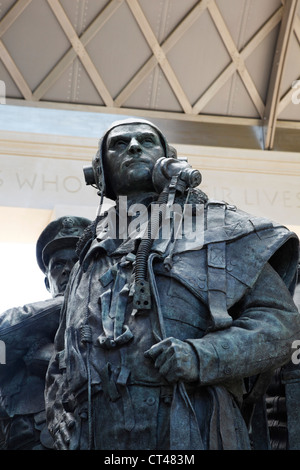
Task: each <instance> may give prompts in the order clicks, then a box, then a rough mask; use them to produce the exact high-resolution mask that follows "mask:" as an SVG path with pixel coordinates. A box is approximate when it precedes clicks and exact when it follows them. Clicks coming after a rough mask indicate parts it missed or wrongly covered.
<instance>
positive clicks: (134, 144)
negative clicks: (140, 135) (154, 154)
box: [128, 137, 141, 154]
mask: <svg viewBox="0 0 300 470" xmlns="http://www.w3.org/2000/svg"><path fill="white" fill-rule="evenodd" d="M128 151H129V152H130V153H132V154H136V153H140V152H141V146H140V144H139V141H138V140H137V139H136V138H135V137H133V138H132V139H131V141H130V144H129V149H128Z"/></svg>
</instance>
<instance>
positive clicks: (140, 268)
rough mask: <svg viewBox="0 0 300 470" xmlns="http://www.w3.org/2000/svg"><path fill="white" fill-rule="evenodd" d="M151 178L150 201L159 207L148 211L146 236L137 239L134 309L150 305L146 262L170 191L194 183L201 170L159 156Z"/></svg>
mask: <svg viewBox="0 0 300 470" xmlns="http://www.w3.org/2000/svg"><path fill="white" fill-rule="evenodd" d="M152 181H153V184H154V187H155V190H156V191H157V192H158V193H159V198H158V200H157V201H156V202H155V203H153V204H157V205H158V206H159V209H160V210H154V211H151V214H149V215H148V216H149V220H148V231H147V236H146V237H145V238H143V239H142V240H141V242H140V245H139V248H138V250H137V255H136V265H135V286H134V296H133V308H134V309H135V310H149V309H151V289H150V284H149V281H148V280H147V262H148V257H149V254H150V250H151V247H152V244H153V241H154V240H155V239H156V238H157V234H158V231H159V229H160V226H161V222H162V221H163V220H164V218H165V212H166V208H167V203H168V202H169V195H170V192H171V191H173V194H174V197H175V193H176V191H178V192H180V193H184V191H185V190H186V188H189V187H192V188H194V187H196V186H198V185H199V184H200V182H201V174H200V172H199V171H198V170H194V169H193V168H191V167H190V165H189V164H187V163H186V162H183V161H179V160H177V159H175V158H160V159H159V160H158V161H157V162H156V164H155V167H154V170H153V176H152Z"/></svg>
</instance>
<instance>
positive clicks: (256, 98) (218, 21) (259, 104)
mask: <svg viewBox="0 0 300 470" xmlns="http://www.w3.org/2000/svg"><path fill="white" fill-rule="evenodd" d="M207 8H208V11H209V13H210V15H211V17H212V19H213V21H214V23H215V25H216V27H217V30H218V32H219V34H220V36H221V38H222V40H223V42H224V44H225V47H226V49H227V51H228V52H229V55H230V57H231V59H232V61H233V63H234V65H235V67H236V70H237V71H238V73H239V75H240V77H241V79H242V81H243V82H244V85H245V87H246V90H247V91H248V93H249V95H250V98H251V99H252V101H253V103H254V106H255V107H256V109H257V111H258V113H259V115H260V116H261V117H262V116H263V112H264V107H265V106H264V103H263V101H262V99H261V97H260V95H259V93H258V91H257V89H256V87H255V85H254V82H253V80H252V78H251V76H250V74H249V72H248V70H247V68H246V65H245V62H244V60H243V58H242V56H241V55H240V53H239V51H238V50H237V47H236V45H235V43H234V41H233V39H232V36H231V34H230V32H229V30H228V28H227V25H226V23H225V21H224V19H223V17H222V15H221V13H220V10H219V8H218V7H217V5H216V3H215V0H213V1H212V2H211V3H210V4H209V5H208V7H207Z"/></svg>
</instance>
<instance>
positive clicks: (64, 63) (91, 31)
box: [33, 0, 124, 101]
mask: <svg viewBox="0 0 300 470" xmlns="http://www.w3.org/2000/svg"><path fill="white" fill-rule="evenodd" d="M123 1H124V0H111V1H110V2H109V4H108V5H107V6H106V7H105V8H104V9H103V10H102V11H101V12H100V13H99V14H98V16H97V17H96V18H95V20H94V21H93V22H92V23H91V24H90V25H89V27H88V28H87V29H86V30H85V31H84V33H82V35H81V36H80V41H81V43H82V44H83V46H84V47H85V46H87V44H88V43H89V42H90V41H91V40H92V39H93V38H94V37H95V35H96V34H97V33H98V31H100V29H101V28H102V27H103V26H104V25H105V23H106V22H107V21H108V20H109V18H110V17H111V16H112V15H113V14H114V13H115V11H116V10H117V9H118V8H119V6H120V5H121V4H122V3H123ZM76 57H77V53H76V52H75V50H74V49H73V47H71V48H70V49H69V50H68V52H66V54H65V55H64V56H63V57H62V59H60V61H59V62H58V63H57V64H56V65H55V67H54V68H53V69H52V70H51V72H50V73H49V74H48V75H47V77H45V79H44V80H43V81H42V82H41V83H40V84H39V85H38V87H37V88H36V89H35V90H34V92H33V99H34V100H37V101H38V100H40V99H41V98H42V97H43V96H44V95H45V94H46V93H47V91H48V90H49V88H51V86H52V85H53V84H54V83H55V82H56V81H57V80H58V78H59V77H60V76H61V75H62V74H63V73H64V71H65V70H67V68H68V67H69V66H70V65H71V64H72V62H73V61H74V60H75V59H76Z"/></svg>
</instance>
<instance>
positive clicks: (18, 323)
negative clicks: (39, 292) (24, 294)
mask: <svg viewBox="0 0 300 470" xmlns="http://www.w3.org/2000/svg"><path fill="white" fill-rule="evenodd" d="M62 303H63V297H62V296H60V297H57V298H55V299H47V300H44V301H40V302H34V303H31V304H27V305H24V306H22V307H14V308H11V309H9V310H6V311H5V312H3V313H2V314H1V315H0V340H1V341H3V342H4V343H5V349H6V363H7V364H9V363H12V362H14V361H16V360H18V359H20V358H23V357H24V355H25V354H26V353H27V352H28V351H29V350H30V349H31V348H32V347H35V346H36V345H37V344H38V343H39V342H40V341H41V340H43V341H44V340H47V339H48V340H49V341H53V339H54V335H55V333H56V330H57V327H58V324H59V316H60V310H61V307H62Z"/></svg>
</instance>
